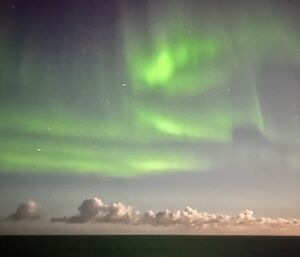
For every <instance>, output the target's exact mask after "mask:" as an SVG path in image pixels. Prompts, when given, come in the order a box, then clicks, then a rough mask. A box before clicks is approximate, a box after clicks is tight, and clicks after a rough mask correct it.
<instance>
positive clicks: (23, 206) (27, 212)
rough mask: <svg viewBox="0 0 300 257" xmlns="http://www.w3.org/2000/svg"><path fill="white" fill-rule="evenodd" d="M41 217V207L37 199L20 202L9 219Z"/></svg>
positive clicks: (34, 218)
mask: <svg viewBox="0 0 300 257" xmlns="http://www.w3.org/2000/svg"><path fill="white" fill-rule="evenodd" d="M40 218H41V215H40V208H39V206H38V204H37V203H36V202H35V201H32V200H30V201H27V202H23V203H20V204H19V206H18V208H17V210H16V211H15V212H14V213H13V214H12V215H10V216H8V217H7V219H8V220H12V221H21V220H31V221H33V220H38V219H40Z"/></svg>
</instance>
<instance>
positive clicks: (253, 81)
mask: <svg viewBox="0 0 300 257" xmlns="http://www.w3.org/2000/svg"><path fill="white" fill-rule="evenodd" d="M299 11H300V2H299V1H297V0H294V1H293V0H291V1H287V0H272V1H271V0H270V1H267V0H259V1H258V0H255V1H246V0H244V1H243V0H240V1H233V0H227V1H217V0H214V1H212V0H206V1H204V0H203V1H202V0H201V1H196V0H195V1H192V0H185V1H180V0H164V1H150V0H149V1H146V0H140V1H133V0H107V1H104V0H98V1H96V0H82V1H81V0H73V1H71V0H69V1H68V0H51V1H50V0H49V1H46V0H45V1H40V0H15V1H13V0H11V1H2V2H1V5H0V57H1V58H0V146H1V147H0V217H2V219H5V218H6V217H7V216H8V215H11V216H9V217H10V219H11V220H23V218H22V215H21V214H22V213H23V212H25V213H26V212H27V211H29V213H31V210H32V212H34V215H31V214H30V215H29V216H30V217H29V216H28V215H27V216H26V215H25V216H26V217H27V218H28V217H29V218H30V220H32V219H33V218H34V219H35V218H37V220H38V222H37V224H38V225H34V228H32V227H30V226H28V224H27V225H26V230H25V231H27V232H28V233H30V232H32V231H36V230H35V229H37V228H38V229H39V230H38V231H39V232H41V231H46V232H47V231H49V227H51V226H55V227H56V229H61V230H60V231H69V230H64V229H65V228H64V226H65V225H64V224H61V223H53V225H52V223H51V224H50V222H49V219H51V218H53V217H54V218H55V219H54V221H56V220H58V221H59V222H61V221H62V222H64V223H72V224H73V223H76V222H74V220H75V221H80V222H79V223H85V222H87V221H89V222H90V220H91V218H93V219H94V216H95V215H94V213H93V215H92V214H91V213H90V214H88V215H87V216H86V213H85V212H84V210H85V209H84V208H85V207H82V206H85V205H84V202H83V203H82V205H80V203H81V202H82V201H83V200H84V199H89V200H91V201H90V202H89V201H88V204H90V203H92V205H93V206H94V207H95V206H98V207H97V208H99V209H97V211H96V212H97V215H98V212H103V213H108V214H107V215H108V216H109V215H110V216H109V217H111V215H112V214H111V212H113V211H114V210H115V209H114V208H117V209H118V208H120V209H122V208H123V207H122V206H120V205H118V206H117V205H116V206H114V205H113V204H112V205H111V206H106V205H105V204H104V205H102V202H101V203H100V202H99V201H100V200H99V201H98V200H95V199H98V198H94V197H100V198H101V199H103V201H104V202H105V203H106V202H108V203H113V202H119V201H120V202H121V203H125V204H129V205H130V206H133V208H136V209H138V210H141V211H142V212H143V211H146V210H149V209H151V210H154V211H159V210H165V209H170V210H174V209H184V208H185V206H191V207H193V208H196V209H198V210H199V211H201V212H208V213H226V214H228V215H235V214H236V213H239V212H240V211H243V210H246V209H250V210H254V212H255V215H256V216H258V217H262V216H264V217H265V216H268V217H271V218H277V217H285V218H287V219H290V218H296V219H298V218H300V207H299V201H300V197H299V195H300V190H299V185H300V173H299V172H300V100H299V99H300V33H299V27H300V18H299ZM92 199H94V200H93V201H92ZM30 200H31V201H30ZM28 201H29V202H28ZM22 202H24V203H23V205H22V204H21V205H19V204H20V203H22ZM18 205H19V208H21V209H20V210H19V211H20V213H21V214H20V215H19V213H18V209H17V207H18ZM35 205H37V206H38V209H39V210H40V209H41V215H36V212H35V210H36V206H35ZM22 206H23V207H22ZM24 206H25V207H24ZM78 206H81V207H82V208H81V207H79V214H78V216H76V208H77V207H78ZM22 208H24V210H25V211H23V212H22V210H23V209H22ZM26 208H27V209H26ZM16 209H17V211H16ZM122 210H123V209H122ZM126 210H127V214H128V213H129V212H130V213H131V209H130V210H129V209H126ZM14 212H15V213H14ZM13 213H14V214H13ZM116 213H120V212H116ZM182 213H183V212H182ZM127 214H126V215H127ZM18 215H19V216H18ZM65 215H67V217H70V218H65V219H63V220H62V219H60V218H57V219H56V217H63V216H65ZM72 215H75V216H72ZM118 215H119V214H118ZM128 215H129V214H128ZM130 215H131V214H130ZM130 215H129V216H130ZM132 215H133V214H132ZM134 215H140V214H134ZM134 215H133V216H130V217H135V216H134ZM147 215H148V214H147ZM151 215H152V214H151ZM151 215H150V216H151ZM172 215H173V214H172ZM174 215H175V214H174ZM182 215H184V214H182ZM245 215H246V214H245ZM249 215H250V216H249ZM40 216H41V217H42V218H41V219H40ZM246 216H247V220H252V219H251V217H252V214H251V211H250V214H249V212H247V215H246ZM26 217H25V218H24V219H25V220H26V219H27V218H26ZM74 217H75V218H74ZM113 217H114V216H113ZM151 217H152V216H151ZM249 217H250V218H249ZM170 219H172V220H173V216H172V218H170ZM97 220H98V221H99V220H100V219H97ZM103 220H106V221H107V220H108V222H106V223H108V224H110V223H115V219H113V218H111V219H108V218H106V219H103ZM103 220H101V223H104V222H103ZM124 220H125V219H122V221H120V222H119V223H126V224H127V223H131V221H130V222H127V219H126V222H125V221H124ZM137 220H138V221H137V223H140V222H142V221H143V222H144V223H146V224H147V226H148V225H149V224H150V225H149V226H151V225H153V224H154V223H155V225H161V224H162V223H163V222H162V221H161V220H159V221H158V219H157V216H156V219H154V218H153V220H154V221H155V222H154V221H153V220H152V221H151V222H149V221H147V222H145V221H144V219H140V218H138V219H137ZM141 220H142V221H141ZM82 221H83V222H82ZM118 221H119V220H118ZM22 222H23V221H22ZM24 222H25V223H26V221H24ZM47 222H48V223H49V224H48V223H47ZM135 222H136V221H135ZM201 222H202V221H201ZM259 222H260V221H257V223H259ZM46 223H47V224H46ZM179 223H180V222H179ZM294 223H296V222H294ZM18 224H20V223H18ZM32 224H36V223H32ZM45 224H46V225H45ZM60 224H61V225H60ZM72 224H68V226H72ZM197 224H198V223H197ZM201 224H202V223H201ZM259 224H260V223H259ZM105 225H107V224H105ZM121 225H122V226H123V225H124V224H121ZM256 225H257V224H256ZM256 225H255V226H256ZM15 226H16V225H15V223H14V222H13V221H7V220H5V221H3V222H2V225H0V233H1V231H2V233H10V232H11V233H18V230H17V229H16V227H15ZM18 226H19V225H18ZM24 226H25V225H24ZM45 226H46V227H47V228H45ZM59 226H61V227H59ZM197 226H198V225H197ZM199 226H200V225H199ZM201 226H202V225H201ZM129 227H130V225H129ZM201 228H202V227H201ZM201 228H198V227H197V229H198V230H199V231H200V233H201ZM43 229H44V230H43ZM68 229H70V227H68ZM84 229H85V231H90V230H88V229H86V228H84ZM122 229H123V230H124V231H127V228H126V226H125V228H122ZM156 229H157V226H155V231H156ZM293 229H294V228H293ZM123 230H122V231H123ZM150 230H151V229H150ZM3 231H4V232H3ZM57 231H58V230H57ZM76 231H77V232H76V233H80V232H78V228H77V227H76ZM79 231H80V228H79ZM93 231H94V230H93ZM107 231H108V232H109V231H110V228H108V229H107ZM113 231H114V230H113ZM245 231H246V230H245ZM255 231H256V232H257V231H258V232H257V233H260V232H259V226H258V228H257V227H255ZM296 231H297V232H296V233H300V229H299V227H297V228H296ZM245 233H246V232H245ZM276 233H281V232H280V231H279V232H276ZM291 233H292V232H291ZM293 233H295V232H293Z"/></svg>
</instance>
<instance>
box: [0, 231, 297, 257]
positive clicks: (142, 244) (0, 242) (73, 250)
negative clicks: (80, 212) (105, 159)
mask: <svg viewBox="0 0 300 257" xmlns="http://www.w3.org/2000/svg"><path fill="white" fill-rule="evenodd" d="M0 250H1V256H43V257H48V256H49V257H50V256H53V257H54V256H55V257H60V256H64V257H66V256H72V257H74V256H88V257H89V256H91V257H93V256H105V257H148V256H149V257H150V256H155V257H160V256H161V257H165V256H175V257H176V256H188V257H193V256H200V257H201V256H204V257H269V256H270V257H271V256H272V257H273V256H274V257H277V256H278V257H297V256H300V236H281V235H277V236H276V235H275V236H274V235H272V236H265V235H257V236H255V235H29V236H25V235H18V236H12V235H7V236H3V235H2V236H0Z"/></svg>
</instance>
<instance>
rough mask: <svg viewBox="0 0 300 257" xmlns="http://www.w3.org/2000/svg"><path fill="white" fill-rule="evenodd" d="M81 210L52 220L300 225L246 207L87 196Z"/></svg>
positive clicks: (216, 225)
mask: <svg viewBox="0 0 300 257" xmlns="http://www.w3.org/2000/svg"><path fill="white" fill-rule="evenodd" d="M78 210H79V214H77V215H75V216H71V217H63V218H53V219H52V222H63V223H73V224H74V223H108V224H123V225H124V224H127V225H147V226H152V227H157V226H163V227H172V226H173V227H174V226H175V227H182V228H188V229H193V230H196V231H197V230H198V231H201V230H206V229H215V230H218V229H226V230H229V231H230V230H231V229H239V228H251V227H252V228H262V229H263V228H289V227H296V226H299V225H300V220H298V219H295V218H270V217H255V216H254V212H253V211H251V210H245V211H243V212H241V213H238V214H237V215H233V216H232V215H228V214H214V213H207V212H201V211H198V210H197V209H194V208H191V207H186V208H185V209H183V210H168V209H167V210H165V211H160V212H154V211H152V210H149V211H146V212H140V211H138V210H136V209H134V208H133V207H131V206H127V205H125V204H123V203H113V204H111V205H107V204H104V203H103V201H102V200H101V199H100V198H97V197H95V198H92V199H86V200H84V201H83V202H82V204H81V205H80V206H79V207H78Z"/></svg>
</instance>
